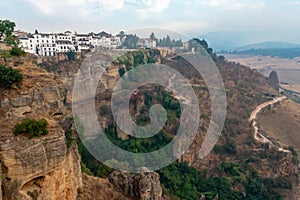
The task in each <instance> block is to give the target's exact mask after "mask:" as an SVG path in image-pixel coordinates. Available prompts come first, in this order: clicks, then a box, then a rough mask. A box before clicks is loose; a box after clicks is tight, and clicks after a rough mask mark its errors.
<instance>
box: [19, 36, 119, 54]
mask: <svg viewBox="0 0 300 200" xmlns="http://www.w3.org/2000/svg"><path fill="white" fill-rule="evenodd" d="M18 38H19V41H20V45H19V46H20V48H22V49H23V50H24V51H26V52H29V53H33V54H36V55H39V56H55V55H56V54H57V53H65V52H69V51H75V52H81V51H82V50H88V49H91V48H94V47H105V48H117V47H118V46H120V45H121V40H120V38H119V37H115V36H112V35H111V34H108V33H105V32H101V33H99V34H94V33H89V34H77V33H75V34H73V33H72V32H70V31H66V32H65V33H51V34H42V33H37V32H36V33H34V34H28V35H25V36H24V35H22V36H19V37H18Z"/></svg>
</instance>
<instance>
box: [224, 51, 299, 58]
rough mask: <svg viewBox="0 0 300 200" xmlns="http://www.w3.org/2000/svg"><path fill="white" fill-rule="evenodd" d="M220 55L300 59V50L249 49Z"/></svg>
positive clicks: (225, 52)
mask: <svg viewBox="0 0 300 200" xmlns="http://www.w3.org/2000/svg"><path fill="white" fill-rule="evenodd" d="M218 53H219V54H233V55H252V56H257V55H260V56H271V57H279V58H290V59H292V58H295V57H300V48H276V49H253V48H252V49H247V50H239V51H237V50H231V51H219V52H218Z"/></svg>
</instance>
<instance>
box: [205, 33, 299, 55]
mask: <svg viewBox="0 0 300 200" xmlns="http://www.w3.org/2000/svg"><path fill="white" fill-rule="evenodd" d="M199 38H200V39H205V40H206V41H207V42H208V44H209V45H210V47H212V48H213V49H214V50H215V51H221V50H225V51H230V50H235V49H239V48H241V49H242V50H244V48H245V49H246V50H247V49H249V48H250V49H251V48H252V46H251V45H249V44H253V45H254V46H253V47H254V48H267V49H270V48H272V49H277V48H297V47H300V41H299V39H295V36H294V35H290V34H287V33H286V32H285V31H283V32H276V33H274V32H270V31H269V32H267V31H223V32H211V33H207V34H205V35H201V36H199ZM297 38H298V37H297ZM266 41H271V42H266ZM274 41H287V42H291V43H286V42H274ZM293 42H295V43H299V45H298V44H293Z"/></svg>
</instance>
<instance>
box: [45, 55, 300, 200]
mask: <svg viewBox="0 0 300 200" xmlns="http://www.w3.org/2000/svg"><path fill="white" fill-rule="evenodd" d="M157 53H158V52H156V53H155V54H154V55H156V56H155V60H156V62H157V63H163V64H166V65H168V66H170V67H172V68H174V69H176V70H178V71H179V72H181V73H182V74H183V75H184V76H185V77H186V78H187V79H188V80H189V81H190V83H191V84H192V85H193V88H194V89H195V91H196V94H197V95H198V97H199V98H200V102H201V105H199V106H200V108H201V112H202V120H203V122H202V125H201V127H200V128H199V130H198V131H199V132H198V134H197V136H196V138H195V140H194V142H193V144H192V146H191V147H190V148H189V150H188V151H187V152H186V153H185V154H184V155H183V156H182V158H180V159H179V161H180V162H179V163H174V164H173V165H171V166H170V167H167V168H165V169H162V170H160V171H159V174H160V176H161V179H160V180H161V182H162V184H163V186H164V188H165V193H166V194H168V195H177V196H179V197H181V198H187V197H188V196H189V197H190V198H192V199H197V198H198V197H199V195H200V194H202V195H203V194H208V193H211V194H212V195H216V194H219V195H221V196H222V195H224V198H226V195H229V196H230V195H237V199H238V198H241V196H245V195H246V196H248V197H249V198H250V196H251V195H253V194H252V192H254V191H252V190H251V189H249V187H251V186H250V185H251V184H254V182H253V181H257V184H259V185H261V186H262V187H263V188H265V189H263V190H262V193H260V195H262V196H264V197H262V196H260V198H264V199H277V198H279V194H278V193H277V192H280V194H281V195H283V196H285V198H286V199H289V198H292V196H293V195H294V194H293V193H292V192H289V191H294V190H295V188H294V187H293V185H295V182H296V179H295V174H297V173H298V170H297V165H295V164H294V163H293V156H292V155H291V154H288V153H283V152H277V150H276V149H273V148H270V147H268V146H266V145H264V144H260V143H259V142H257V141H255V140H254V138H253V134H254V130H253V128H252V127H251V125H250V123H249V121H248V119H249V116H250V114H251V112H252V111H253V110H254V109H255V107H256V106H257V105H259V104H261V103H263V102H266V101H269V100H270V99H271V98H272V97H276V96H279V93H278V92H277V91H275V90H274V89H273V88H272V87H271V86H270V85H268V83H267V80H266V78H265V77H264V76H263V75H261V74H259V73H257V72H255V71H253V70H251V69H250V68H248V67H245V66H242V65H239V64H235V63H230V62H225V61H224V60H222V59H221V58H218V57H216V56H215V55H213V54H212V55H211V56H212V57H213V59H215V60H216V63H217V66H218V68H219V70H220V72H221V75H222V77H223V80H224V83H225V87H226V93H227V102H228V106H227V119H226V123H225V127H224V130H223V132H222V136H221V138H220V140H219V142H218V144H217V145H216V147H215V149H214V151H213V152H211V153H210V154H209V155H208V156H207V157H206V158H205V159H203V160H199V159H198V152H199V149H200V145H199V144H201V143H202V141H203V138H204V135H205V132H206V130H207V127H208V124H209V119H210V109H208V108H209V107H210V97H209V93H208V90H207V87H206V86H205V84H204V82H203V79H202V78H201V76H199V75H197V73H196V72H195V71H194V70H193V68H191V67H190V64H189V63H186V62H184V61H183V60H181V59H179V58H176V57H174V58H173V59H169V57H172V56H173V54H168V53H167V54H166V52H160V53H158V54H157ZM137 54H139V53H137ZM144 55H145V56H146V57H147V60H149V57H148V56H149V55H152V54H151V53H149V52H147V50H146V51H145V52H144ZM161 55H164V56H161ZM150 60H151V59H150ZM77 62H81V61H80V60H77ZM49 64H51V62H48V63H47V62H45V63H43V66H44V67H46V68H47V66H49ZM53 64H55V63H53ZM53 64H52V65H53ZM115 64H116V63H115ZM55 65H56V64H55ZM76 65H78V63H77V64H76ZM73 66H75V65H74V63H73V62H68V61H60V62H59V64H58V65H57V67H56V70H57V71H59V72H60V73H61V74H62V77H64V79H66V80H68V81H64V82H69V83H70V82H72V81H71V80H72V77H73V75H72V73H70V71H69V69H72V68H73ZM121 68H124V69H125V73H126V68H127V66H125V65H124V64H120V65H118V64H117V65H112V66H111V68H109V70H108V71H107V73H106V74H105V75H104V78H103V79H102V81H103V85H104V86H105V87H104V88H103V87H99V88H98V90H97V91H98V94H97V100H96V107H97V109H99V116H98V119H101V124H102V125H103V126H104V127H109V128H108V129H107V132H106V133H107V134H108V136H109V137H110V139H111V140H113V141H114V142H115V143H116V144H118V145H120V146H122V147H123V148H125V149H127V150H134V151H136V150H135V149H137V151H141V152H143V151H149V148H150V149H151V148H159V147H160V146H161V145H164V144H165V142H168V140H169V139H168V138H169V137H173V136H172V135H173V132H174V131H176V129H174V128H172V127H176V126H174V125H176V121H177V120H176V118H177V117H176V115H175V113H176V112H175V110H172V109H170V108H168V109H169V110H168V113H169V114H170V117H171V118H170V122H172V121H173V122H172V123H174V122H175V124H174V125H171V124H170V125H168V126H166V127H165V129H164V133H162V135H161V136H159V137H158V138H153V139H152V140H150V141H151V142H150V143H154V144H156V145H155V146H147V145H149V142H147V141H145V142H143V144H144V146H140V142H139V145H137V143H136V141H135V140H134V139H133V138H131V137H128V136H127V135H126V134H124V133H123V132H121V131H119V130H117V129H115V128H113V126H110V125H112V124H111V123H112V122H113V119H112V116H111V113H110V111H108V110H107V109H106V108H107V107H108V106H109V105H110V101H109V100H108V99H107V97H109V96H110V93H111V87H112V86H113V85H114V83H115V82H116V80H117V79H118V78H119V73H118V70H120V69H121ZM151 88H153V87H146V88H141V89H140V91H139V92H138V93H137V96H136V97H138V99H132V100H133V102H135V103H134V104H133V105H134V106H133V107H132V109H133V110H132V115H133V116H134V119H135V120H137V121H138V123H141V124H143V123H148V122H149V121H148V118H147V113H148V112H145V113H144V114H142V115H140V114H139V112H140V111H141V110H147V109H148V108H149V107H148V105H147V101H146V99H147V98H148V97H149V95H150V96H152V98H153V97H155V98H153V100H154V99H157V96H159V93H158V91H161V90H158V91H157V89H158V88H156V89H155V88H153V89H152V90H154V91H151ZM165 95H166V94H165ZM147 96H148V97H147ZM160 96H161V95H160ZM145 97H147V98H145ZM152 103H159V101H156V100H155V101H153V102H152ZM150 105H151V104H150ZM83 109H84V108H83ZM145 117H146V118H145ZM165 136H166V137H165ZM159 138H160V139H159ZM161 138H163V139H161ZM145 145H146V146H145ZM132 146H134V148H133V149H132ZM146 147H147V148H146ZM80 152H81V153H82V155H83V162H84V163H85V164H86V165H87V167H88V168H90V169H91V171H92V173H93V174H94V175H97V176H101V177H107V176H108V174H109V173H110V172H109V171H110V170H109V169H105V168H103V165H102V164H101V163H98V162H96V161H93V162H91V160H93V157H92V156H91V155H90V154H88V153H87V152H86V150H84V149H81V150H80ZM275 158H276V159H275ZM183 162H187V163H188V165H189V166H185V164H184V163H183ZM225 166H227V167H228V168H227V167H225ZM224 167H225V168H224ZM183 169H184V171H186V172H185V174H186V175H184V174H183V171H181V170H183ZM195 169H197V171H193V170H195ZM174 170H178V172H176V173H177V174H176V177H177V179H178V180H176V181H175V180H174V178H175V177H173V176H172V175H171V174H170V172H171V171H172V172H173V171H174ZM232 170H234V171H232ZM193 173H196V174H198V173H199V174H198V176H199V177H198V178H197V179H195V180H194V179H188V180H186V179H185V178H184V177H190V176H192V174H193ZM209 177H211V178H212V177H213V179H209ZM221 177H223V178H224V179H220V178H221ZM190 178H191V177H190ZM200 180H202V182H199V181H200ZM281 180H284V181H285V182H286V185H278V184H277V181H281ZM203 181H204V182H203ZM218 181H225V182H226V184H225V183H224V187H221V188H215V187H214V186H210V187H208V186H209V185H211V184H216V182H218ZM270 181H271V182H272V181H273V182H272V184H271V183H270ZM274 181H275V182H274ZM184 184H185V185H186V187H191V188H190V189H187V188H186V189H184V188H185V187H184ZM197 184H200V185H202V186H201V187H200V188H199V187H198V186H197ZM226 187H229V188H232V189H228V188H227V189H225V188H226ZM295 187H296V186H295ZM176 188H177V189H176ZM205 188H206V189H205ZM292 188H294V189H292ZM221 191H223V192H221ZM224 191H227V192H226V194H225V192H224ZM192 196H193V197H192ZM200 196H201V195H200Z"/></svg>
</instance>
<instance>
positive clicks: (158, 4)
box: [143, 0, 170, 12]
mask: <svg viewBox="0 0 300 200" xmlns="http://www.w3.org/2000/svg"><path fill="white" fill-rule="evenodd" d="M143 4H144V5H145V6H146V8H145V9H144V11H150V12H161V11H163V10H165V9H166V8H168V7H169V4H170V0H143Z"/></svg>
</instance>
